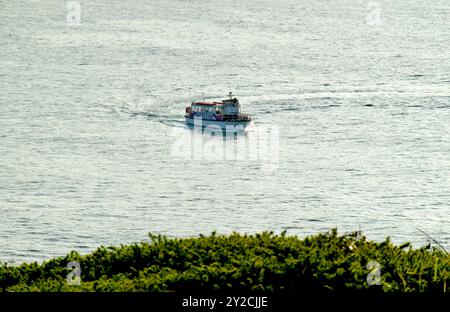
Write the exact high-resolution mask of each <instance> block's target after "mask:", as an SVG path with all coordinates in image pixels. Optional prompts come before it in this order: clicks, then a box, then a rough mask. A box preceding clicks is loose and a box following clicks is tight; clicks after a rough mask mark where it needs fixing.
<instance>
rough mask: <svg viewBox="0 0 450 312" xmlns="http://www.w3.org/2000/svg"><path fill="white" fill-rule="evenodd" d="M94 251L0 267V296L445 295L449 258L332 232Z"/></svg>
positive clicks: (156, 241) (160, 240)
mask: <svg viewBox="0 0 450 312" xmlns="http://www.w3.org/2000/svg"><path fill="white" fill-rule="evenodd" d="M150 238H151V242H150V243H146V242H142V243H138V244H133V245H122V246H120V247H100V248H98V249H97V250H96V251H94V252H93V253H91V254H88V255H85V256H81V255H79V254H78V253H76V252H72V253H70V254H69V255H67V256H65V257H61V258H56V259H52V260H49V261H46V262H44V263H42V264H38V263H31V264H22V265H20V266H9V265H7V264H2V265H0V290H1V291H46V292H49V291H50V292H59V291H105V292H106V291H126V292H129V291H151V292H155V291H156V292H161V291H176V292H183V291H190V292H194V291H202V292H210V291H231V290H232V291H269V292H298V291H301V290H308V291H311V290H318V291H320V290H330V291H332V290H347V289H358V290H371V291H389V292H391V291H402V292H411V291H436V292H445V291H446V290H447V285H448V282H449V279H450V274H449V272H448V268H449V264H450V258H449V254H448V253H446V252H444V251H442V250H438V249H436V248H429V247H423V248H420V249H412V248H411V246H410V245H409V244H404V245H402V246H395V245H393V244H392V243H391V242H390V240H389V239H387V240H386V241H384V242H382V243H377V242H372V241H368V240H367V239H366V238H365V237H363V236H362V235H361V234H360V233H352V234H348V235H338V234H337V231H336V230H332V231H331V232H328V233H324V234H318V235H315V236H312V237H307V238H305V239H299V238H298V237H295V236H287V235H286V234H285V233H282V234H281V235H275V234H273V233H269V232H264V233H261V234H256V235H241V234H238V233H234V234H232V235H228V236H225V235H216V234H215V233H212V235H210V236H202V235H201V236H200V237H198V238H184V239H168V238H166V237H163V236H155V235H151V234H150ZM70 261H78V262H79V263H80V265H81V269H82V274H81V281H82V282H81V284H80V285H79V286H71V285H69V284H68V283H67V281H66V277H67V274H68V272H69V271H68V270H67V267H66V266H67V263H69V262H70ZM371 261H376V262H378V263H379V264H380V273H381V274H380V277H381V280H380V285H379V286H369V285H368V283H367V282H366V278H367V276H368V274H369V273H370V272H369V271H370V270H369V269H367V264H368V263H369V262H371Z"/></svg>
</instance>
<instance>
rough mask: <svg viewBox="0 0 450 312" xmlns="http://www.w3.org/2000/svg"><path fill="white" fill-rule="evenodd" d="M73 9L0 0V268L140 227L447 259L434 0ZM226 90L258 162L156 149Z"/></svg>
mask: <svg viewBox="0 0 450 312" xmlns="http://www.w3.org/2000/svg"><path fill="white" fill-rule="evenodd" d="M374 2H375V3H376V4H375V6H374V5H373V3H374ZM79 3H80V5H81V9H82V10H81V23H80V24H79V25H74V24H69V23H67V18H66V15H67V14H68V11H67V7H66V5H67V2H65V1H3V0H2V1H1V2H0V51H1V57H0V213H1V223H0V243H1V249H0V261H3V262H4V261H7V262H11V263H20V262H22V261H32V260H39V261H41V260H44V259H48V258H50V257H53V256H59V255H64V254H66V253H67V252H69V251H70V250H73V249H76V250H78V251H80V252H88V251H90V250H93V249H94V248H96V247H97V246H99V245H116V244H120V243H128V242H136V241H141V240H144V239H146V237H147V233H148V232H153V233H161V234H166V235H169V236H177V237H185V236H195V235H198V234H200V233H203V234H207V233H210V232H211V231H214V230H217V231H218V232H220V233H230V232H232V231H240V232H248V233H254V232H260V231H263V230H271V231H276V232H279V231H282V230H287V232H288V233H289V234H296V235H299V236H301V237H303V236H305V235H310V234H313V233H317V232H319V231H325V230H329V229H330V228H333V227H337V228H338V229H339V231H342V232H346V231H354V230H362V231H363V232H364V233H365V234H366V235H367V236H368V237H369V238H371V239H376V240H382V239H384V238H385V237H386V236H391V237H392V239H393V241H394V242H398V243H400V242H405V241H410V242H412V243H413V244H414V246H417V247H419V246H421V245H424V244H426V243H427V237H426V236H425V235H424V234H423V233H421V232H420V231H419V229H420V230H422V231H424V232H426V233H427V234H428V235H430V236H431V237H433V238H434V239H436V240H437V241H439V242H440V243H441V244H442V245H443V246H445V247H446V248H447V249H448V248H449V247H450V234H449V232H450V231H449V230H450V225H449V219H450V218H449V212H450V207H449V205H450V182H449V178H450V124H449V122H450V52H449V42H450V32H449V31H448V30H449V21H450V3H449V2H448V1H444V0H441V1H432V2H431V1H421V0H414V1H406V0H398V1H371V3H372V4H369V1H325V0H320V1H319V0H305V1H294V0H282V1H250V0H242V1H218V0H213V1H200V0H193V1H187V0H186V1H167V2H166V1H150V0H149V1H131V0H124V1H100V0H95V1H80V2H79ZM69 13H70V12H69ZM378 13H379V14H378ZM374 16H375V17H377V16H380V19H375V20H374V19H373V18H374ZM230 90H231V91H233V92H234V93H235V94H236V95H237V96H238V97H239V99H240V101H241V104H242V105H243V110H244V111H246V112H248V113H251V114H252V115H253V117H254V127H255V128H258V127H259V128H264V127H265V128H271V129H278V133H279V150H278V153H276V154H277V155H278V162H276V159H277V158H276V157H275V156H274V154H273V153H274V152H273V150H272V151H271V153H268V154H267V155H269V156H270V157H269V158H268V159H266V160H263V159H256V160H255V159H250V158H249V157H244V159H242V160H237V161H233V160H220V159H214V158H211V157H203V158H201V159H192V160H191V159H185V158H184V159H183V158H182V157H180V155H177V153H174V152H173V147H174V145H176V144H179V143H181V144H183V143H186V142H184V140H188V139H189V138H190V137H191V133H190V132H191V131H192V130H189V129H186V128H185V127H184V124H183V110H184V107H185V105H186V104H187V103H189V102H191V101H192V100H194V99H199V98H202V97H203V95H202V94H205V96H206V97H212V98H214V99H221V98H222V96H223V95H224V94H227V93H228V91H230ZM257 133H258V132H257V131H249V132H248V133H247V135H245V136H238V137H237V138H236V139H235V140H234V141H235V143H239V141H242V140H244V141H245V140H248V139H251V138H252V136H257ZM212 140H219V138H218V137H216V138H213V139H212ZM224 142H228V141H227V140H224ZM232 142H233V140H232ZM265 162H266V163H267V162H269V163H272V165H273V164H274V165H275V166H272V167H271V170H265ZM266 169H267V168H266Z"/></svg>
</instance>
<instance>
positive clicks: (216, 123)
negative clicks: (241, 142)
mask: <svg viewBox="0 0 450 312" xmlns="http://www.w3.org/2000/svg"><path fill="white" fill-rule="evenodd" d="M184 118H185V119H186V124H188V125H189V126H192V127H194V126H195V125H196V124H195V123H194V121H195V122H197V124H198V125H200V122H201V126H202V128H205V127H208V128H211V129H214V128H217V127H219V128H221V129H222V130H227V127H228V129H231V130H233V129H234V130H239V129H245V128H246V127H247V126H248V125H249V124H250V122H251V121H250V120H208V119H198V120H194V118H191V117H184Z"/></svg>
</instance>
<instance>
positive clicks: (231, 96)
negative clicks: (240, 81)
mask: <svg viewBox="0 0 450 312" xmlns="http://www.w3.org/2000/svg"><path fill="white" fill-rule="evenodd" d="M228 95H229V96H230V100H232V99H233V93H232V92H231V91H230V93H229V94H228Z"/></svg>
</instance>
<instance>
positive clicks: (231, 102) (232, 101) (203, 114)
mask: <svg viewBox="0 0 450 312" xmlns="http://www.w3.org/2000/svg"><path fill="white" fill-rule="evenodd" d="M229 97H230V98H229V99H226V100H222V101H220V102H192V104H191V105H189V106H187V107H186V113H185V115H184V117H185V119H186V123H187V124H188V125H190V126H197V125H199V126H202V127H211V128H212V127H214V128H217V127H220V128H221V129H222V130H226V129H227V127H229V128H235V129H236V128H242V129H245V128H246V127H247V126H248V125H249V124H250V122H251V120H252V118H251V117H250V116H249V115H248V114H242V113H241V104H240V103H239V100H238V99H237V98H233V94H232V93H231V92H230V94H229Z"/></svg>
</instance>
